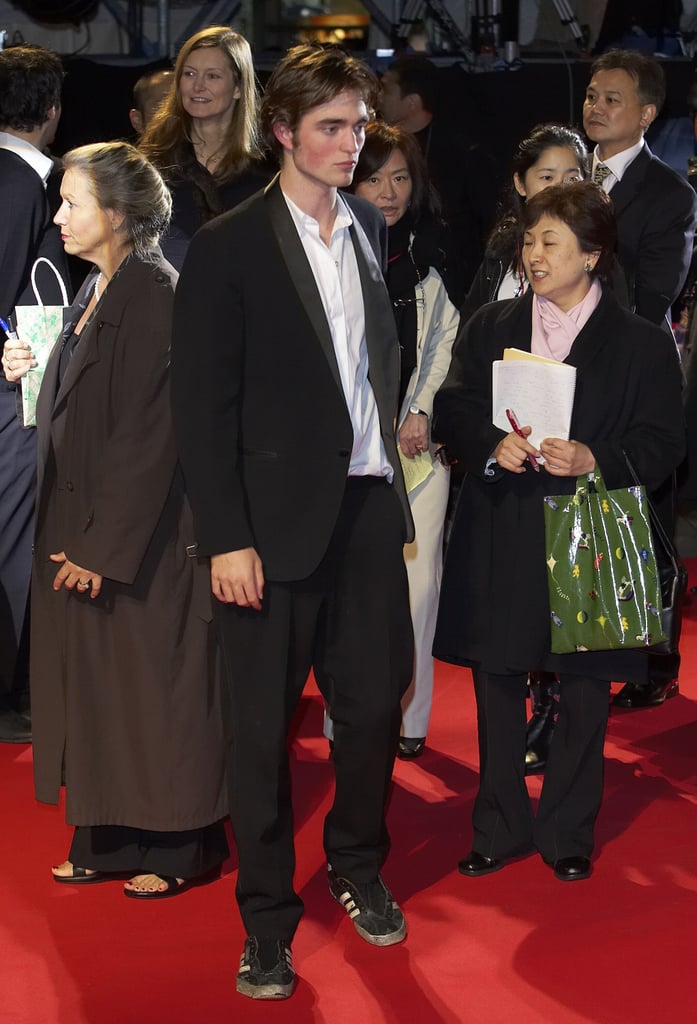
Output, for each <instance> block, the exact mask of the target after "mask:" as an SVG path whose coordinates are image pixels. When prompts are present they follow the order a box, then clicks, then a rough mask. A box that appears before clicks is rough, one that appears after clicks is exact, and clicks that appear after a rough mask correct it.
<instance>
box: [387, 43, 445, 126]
mask: <svg viewBox="0 0 697 1024" xmlns="http://www.w3.org/2000/svg"><path fill="white" fill-rule="evenodd" d="M387 70H388V71H390V72H391V73H392V74H393V75H394V76H395V78H396V79H397V81H398V82H399V88H400V90H401V92H402V96H410V95H411V94H412V93H416V95H417V96H420V97H421V102H422V103H423V106H424V110H428V112H429V113H430V114H434V113H435V112H436V106H437V103H438V77H437V76H438V71H437V69H436V66H435V64H433V63H432V62H431V61H430V60H429V59H428V57H422V56H420V55H419V54H410V55H409V56H407V57H398V58H397V60H393V61H392V63H391V64H390V65H389V67H388V68H387Z"/></svg>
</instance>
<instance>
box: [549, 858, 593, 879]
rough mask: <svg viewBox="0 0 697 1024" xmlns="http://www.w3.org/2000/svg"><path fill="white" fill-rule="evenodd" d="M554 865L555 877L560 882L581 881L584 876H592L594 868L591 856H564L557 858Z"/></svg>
mask: <svg viewBox="0 0 697 1024" xmlns="http://www.w3.org/2000/svg"><path fill="white" fill-rule="evenodd" d="M552 866H553V868H554V877H555V878H558V879H559V881H560V882H580V881H582V880H583V879H584V878H590V876H591V871H592V870H593V869H592V868H591V862H590V858H589V857H562V858H561V859H560V860H555V862H554V864H553V865H552Z"/></svg>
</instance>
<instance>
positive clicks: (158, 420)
mask: <svg viewBox="0 0 697 1024" xmlns="http://www.w3.org/2000/svg"><path fill="white" fill-rule="evenodd" d="M149 281H153V278H152V277H150V278H149ZM171 324H172V289H171V286H170V284H169V280H168V281H167V283H166V284H163V283H159V284H157V285H156V286H155V287H154V288H153V287H149V288H148V289H147V290H146V291H145V292H143V291H141V292H139V293H134V294H133V295H132V296H131V297H130V301H129V302H128V305H127V307H126V309H125V311H124V315H123V318H122V319H121V322H120V324H119V327H118V330H117V334H116V337H115V341H114V343H115V345H117V346H119V349H120V352H121V357H120V359H119V361H118V363H117V364H115V367H114V371H113V379H112V382H111V386H112V395H111V402H112V404H113V406H114V409H115V413H116V415H115V421H114V426H113V430H112V431H111V433H110V436H109V439H108V442H107V444H106V446H105V448H104V451H103V453H102V457H101V460H100V467H99V469H100V473H99V478H98V480H97V482H96V485H95V488H94V495H93V501H92V505H91V511H90V514H89V517H88V520H87V523H86V524H85V526H84V528H83V530H82V531H81V532H80V533H79V534H78V535H77V536H75V537H74V538H67V543H66V545H65V551H66V553H67V555H68V557H69V558H70V559H71V560H72V561H73V562H76V563H77V564H78V565H82V566H84V567H85V568H87V569H91V570H92V571H94V572H98V573H100V574H101V575H103V576H106V577H107V578H109V579H113V580H118V581H119V582H121V583H132V582H133V581H134V579H135V577H136V575H137V573H138V570H139V568H140V566H141V563H142V561H143V557H144V555H145V552H146V550H147V547H148V544H149V543H150V540H151V538H152V535H153V533H154V532H155V528H156V526H157V523H158V520H159V518H160V515H161V514H162V510H163V508H164V505H165V502H166V500H167V495H168V493H169V490H170V488H171V486H172V479H173V476H174V470H175V466H176V449H175V445H174V431H173V429H172V415H171V409H170V395H169V343H170V334H171Z"/></svg>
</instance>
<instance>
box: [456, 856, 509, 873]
mask: <svg viewBox="0 0 697 1024" xmlns="http://www.w3.org/2000/svg"><path fill="white" fill-rule="evenodd" d="M505 863H506V862H505V860H497V859H496V858H495V857H485V856H484V854H483V853H477V851H476V850H471V851H470V853H468V854H467V856H466V857H465V858H464V859H463V860H461V861H460V862H459V863H458V865H457V870H458V871H459V872H460V874H461V875H469V877H470V878H478V877H479V875H490V874H491V873H492V872H493V871H500V870H501V868H502V867H503V866H504V864H505Z"/></svg>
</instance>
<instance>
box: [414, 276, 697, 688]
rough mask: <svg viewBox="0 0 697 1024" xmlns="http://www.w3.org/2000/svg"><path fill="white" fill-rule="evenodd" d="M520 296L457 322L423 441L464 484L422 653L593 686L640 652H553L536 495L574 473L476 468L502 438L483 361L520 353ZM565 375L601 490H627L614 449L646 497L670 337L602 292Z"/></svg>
mask: <svg viewBox="0 0 697 1024" xmlns="http://www.w3.org/2000/svg"><path fill="white" fill-rule="evenodd" d="M531 317H532V293H530V292H529V293H528V294H527V295H525V296H524V297H523V298H521V299H513V300H508V301H504V302H497V303H492V304H491V305H488V306H485V307H484V308H483V309H482V310H480V311H479V313H477V314H475V316H473V317H472V319H471V320H470V321H469V322H468V323H467V324H466V325H465V326H464V327H463V328H462V330H461V332H460V336H459V338H458V340H457V342H456V344H455V349H454V355H453V361H452V364H451V367H450V371H449V373H448V376H447V378H446V381H445V383H444V384H443V387H442V388H441V390H440V391H439V392H438V394H437V395H436V399H435V404H434V424H433V431H434V434H435V435H436V436H437V437H439V438H441V439H442V440H443V441H444V442H445V443H446V444H447V446H448V449H449V450H450V451H451V452H452V453H453V454H454V455H455V456H457V458H458V459H459V460H460V461H461V462H462V464H463V466H464V469H465V470H466V477H465V480H464V482H463V485H462V490H461V494H460V501H459V505H458V509H457V513H456V518H455V522H454V525H453V529H452V534H451V538H450V543H449V547H448V551H447V555H446V563H445V569H444V575H443V584H442V588H441V601H440V609H439V617H438V626H437V631H436V640H435V644H434V653H435V655H436V656H437V657H438V658H441V659H443V660H444V661H451V662H454V663H456V664H473V663H480V664H481V665H482V666H483V668H484V669H485V670H486V671H489V672H494V673H500V674H507V673H511V672H528V671H529V670H534V669H549V670H551V671H567V672H576V673H578V674H584V675H591V676H595V677H598V678H607V679H622V680H627V679H637V680H641V679H642V678H644V674H645V662H646V656H645V652H644V651H641V650H639V651H612V652H608V653H602V654H598V653H593V654H589V653H584V654H568V655H556V656H553V655H551V654H550V653H549V629H550V627H549V602H548V599H547V570H546V567H545V544H544V522H543V511H542V510H543V500H542V499H543V497H544V496H545V495H549V494H569V493H573V491H574V489H575V479H573V478H560V477H551V476H549V475H548V474H546V473H545V471H544V469H542V470H541V471H540V472H539V473H534V472H533V471H532V470H527V471H526V472H525V473H523V474H520V475H517V474H514V473H507V472H505V471H504V470H501V469H498V468H497V470H496V473H495V475H494V477H486V476H485V473H484V469H485V465H486V462H487V459H488V458H489V456H490V455H491V453H492V452H493V451H494V449H495V448H496V445H497V444H498V443H499V441H500V440H501V439H502V438H503V437H504V436H505V431H503V430H500V429H499V428H498V427H495V426H493V424H492V422H491V416H492V412H491V364H492V362H493V360H495V359H500V358H501V357H502V353H503V349H504V348H505V347H507V346H509V345H511V344H514V345H515V346H516V347H517V348H522V349H528V350H529V348H530V334H531ZM565 361H566V362H567V363H570V364H571V365H573V366H576V367H577V372H578V376H577V383H576V393H575V401H574V411H573V417H572V422H571V437H572V438H574V439H575V440H578V441H581V442H583V443H584V444H587V445H588V446H589V447H590V449H591V450H592V451H593V453H594V454H595V457H596V459H597V462H598V464H599V466H600V468H601V469H602V471H603V474H604V477H605V482H606V483H607V486H608V487H609V488H613V487H622V486H629V485H630V484H631V480H630V478H629V476H628V473H627V469H626V464H625V461H624V456H623V454H622V450H623V449H625V450H626V451H628V452H629V453H630V455H631V456H632V459H633V462H634V464H635V466H636V468H637V471H638V473H639V476H640V478H641V479H642V482H644V483H645V484H646V486H647V487H648V488H650V489H655V488H656V487H657V486H658V485H659V484H660V483H661V482H662V481H663V480H664V479H665V478H666V477H667V476H668V475H669V474H670V473H671V471H672V470H673V469H675V467H676V466H677V465H678V464H679V463H680V460H681V458H682V456H683V452H684V433H685V428H684V420H683V414H682V403H681V399H680V389H681V372H680V365H679V362H678V357H677V353H676V349H675V345H674V343H673V340H672V338H670V337H668V335H666V334H665V333H664V332H663V331H661V330H660V329H659V328H657V327H655V326H654V325H653V324H650V323H648V322H647V321H646V320H643V319H641V318H640V317H637V316H635V315H633V314H632V313H629V312H627V311H626V310H623V309H621V308H620V306H619V305H618V303H617V301H616V300H615V298H614V297H613V296H612V295H611V294H609V293H607V292H604V293H603V296H602V299H601V301H600V303H599V305H598V308H597V309H596V310H595V311H594V312H593V314H592V315H591V317H590V319H589V320H588V322H587V324H586V325H585V326H584V327H583V329H582V330H581V332H580V333H579V335H578V337H577V338H576V340H575V342H574V344H573V346H572V348H571V351H570V353H569V355H568V357H567V359H566V360H565Z"/></svg>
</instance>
